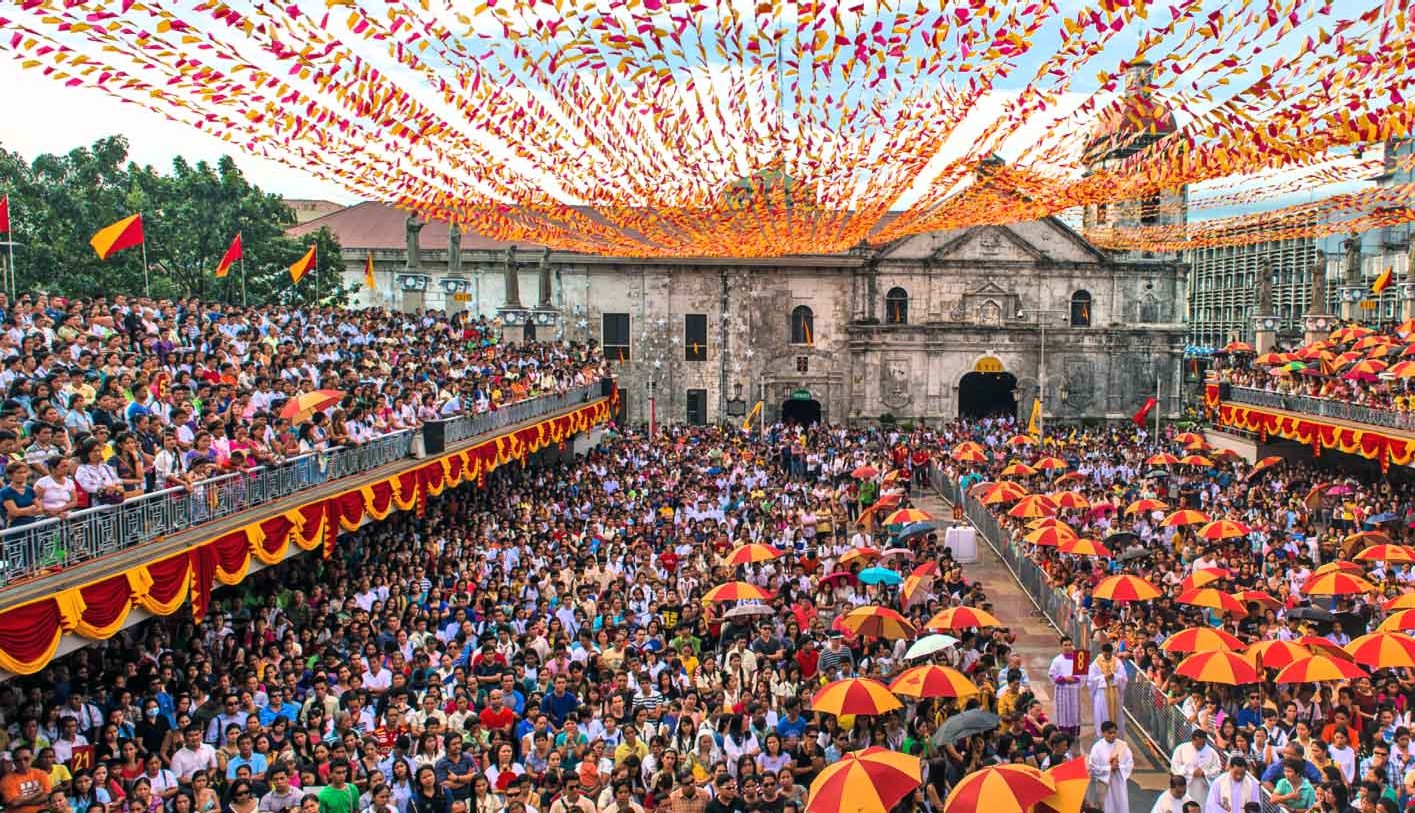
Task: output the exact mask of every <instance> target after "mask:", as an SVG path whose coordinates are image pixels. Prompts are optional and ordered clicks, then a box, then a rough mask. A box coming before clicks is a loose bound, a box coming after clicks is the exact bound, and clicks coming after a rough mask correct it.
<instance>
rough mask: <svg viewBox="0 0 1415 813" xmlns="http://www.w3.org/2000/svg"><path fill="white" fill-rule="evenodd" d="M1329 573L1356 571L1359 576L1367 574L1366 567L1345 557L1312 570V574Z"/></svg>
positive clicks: (1323, 574) (1321, 574)
mask: <svg viewBox="0 0 1415 813" xmlns="http://www.w3.org/2000/svg"><path fill="white" fill-rule="evenodd" d="M1328 573H1354V574H1355V575H1357V576H1364V575H1365V574H1366V568H1364V567H1362V566H1361V565H1358V564H1356V563H1355V562H1348V561H1346V560H1345V559H1341V560H1338V561H1335V562H1327V563H1326V564H1324V565H1322V566H1321V567H1319V568H1317V569H1316V570H1314V571H1312V576H1314V577H1316V576H1325V575H1327V574H1328ZM1307 581H1309V582H1310V581H1311V579H1308V580H1307Z"/></svg>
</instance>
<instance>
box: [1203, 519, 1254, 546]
mask: <svg viewBox="0 0 1415 813" xmlns="http://www.w3.org/2000/svg"><path fill="white" fill-rule="evenodd" d="M1252 532H1253V529H1252V528H1249V527H1248V526H1247V525H1244V524H1243V523H1241V522H1234V521H1233V520H1231V519H1216V520H1214V521H1213V522H1210V523H1208V524H1207V525H1205V526H1204V527H1202V528H1200V529H1199V536H1200V537H1202V538H1204V539H1207V540H1209V541H1210V542H1217V541H1219V540H1220V539H1241V538H1243V537H1245V536H1247V535H1248V534H1250V533H1252Z"/></svg>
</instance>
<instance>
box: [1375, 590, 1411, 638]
mask: <svg viewBox="0 0 1415 813" xmlns="http://www.w3.org/2000/svg"><path fill="white" fill-rule="evenodd" d="M1412 595H1415V593H1406V594H1405V596H1412ZM1405 596H1400V597H1399V598H1397V599H1396V601H1400V599H1403V598H1405ZM1377 629H1379V630H1381V631H1382V632H1396V631H1402V630H1415V609H1404V610H1396V611H1395V612H1393V613H1391V614H1390V615H1388V616H1386V618H1385V620H1384V621H1382V622H1381V625H1380V626H1379V627H1377Z"/></svg>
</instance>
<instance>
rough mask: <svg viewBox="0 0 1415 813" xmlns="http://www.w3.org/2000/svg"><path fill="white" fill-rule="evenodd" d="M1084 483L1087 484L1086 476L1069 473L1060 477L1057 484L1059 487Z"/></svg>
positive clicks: (1077, 472)
mask: <svg viewBox="0 0 1415 813" xmlns="http://www.w3.org/2000/svg"><path fill="white" fill-rule="evenodd" d="M1084 482H1086V475H1084V474H1082V473H1081V472H1079V471H1068V472H1066V473H1065V474H1063V475H1061V476H1060V477H1058V478H1056V484H1057V485H1059V486H1064V485H1070V484H1071V483H1084Z"/></svg>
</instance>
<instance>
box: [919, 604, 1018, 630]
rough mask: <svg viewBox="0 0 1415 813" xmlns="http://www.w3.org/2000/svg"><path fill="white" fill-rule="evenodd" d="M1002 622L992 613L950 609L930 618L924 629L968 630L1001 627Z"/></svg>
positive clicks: (970, 609)
mask: <svg viewBox="0 0 1415 813" xmlns="http://www.w3.org/2000/svg"><path fill="white" fill-rule="evenodd" d="M1000 626H1002V622H1001V621H999V620H998V619H997V617H996V616H994V615H993V614H992V613H989V612H987V611H985V610H977V609H974V608H972V607H949V608H948V609H946V610H940V611H938V612H937V613H936V614H934V617H933V618H930V619H929V620H928V622H927V623H926V624H924V629H928V630H966V629H972V628H973V627H1000Z"/></svg>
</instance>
